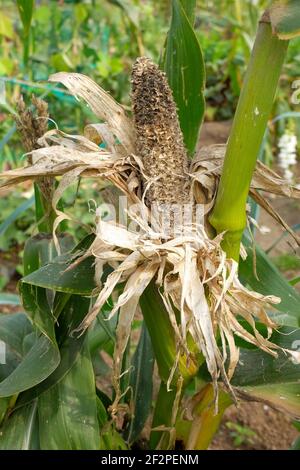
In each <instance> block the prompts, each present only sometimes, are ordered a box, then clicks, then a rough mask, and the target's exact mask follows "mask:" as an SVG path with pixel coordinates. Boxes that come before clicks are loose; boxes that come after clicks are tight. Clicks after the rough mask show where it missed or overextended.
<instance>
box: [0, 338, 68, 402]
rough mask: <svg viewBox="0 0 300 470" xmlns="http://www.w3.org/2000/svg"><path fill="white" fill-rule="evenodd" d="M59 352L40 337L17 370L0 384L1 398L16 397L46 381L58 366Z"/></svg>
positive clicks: (46, 339)
mask: <svg viewBox="0 0 300 470" xmlns="http://www.w3.org/2000/svg"><path fill="white" fill-rule="evenodd" d="M59 361H60V354H59V350H58V348H57V347H56V348H55V347H53V344H52V343H51V342H50V341H49V340H48V338H47V337H45V336H40V337H39V338H38V339H37V341H36V342H35V344H34V345H33V347H32V348H31V349H30V351H29V352H28V353H27V354H26V356H25V357H24V359H23V360H22V362H21V363H20V364H19V365H18V366H17V368H16V369H15V370H14V371H13V372H12V373H11V374H10V375H9V376H8V377H7V378H6V379H5V380H3V381H2V382H1V383H0V397H8V396H10V395H15V394H16V393H20V392H22V391H23V390H27V389H29V388H31V387H33V386H34V385H37V384H38V383H40V382H42V381H43V380H45V379H46V377H48V376H49V375H50V374H51V373H52V372H53V371H54V370H55V369H56V367H57V366H58V364H59Z"/></svg>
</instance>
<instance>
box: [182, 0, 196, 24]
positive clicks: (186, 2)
mask: <svg viewBox="0 0 300 470" xmlns="http://www.w3.org/2000/svg"><path fill="white" fill-rule="evenodd" d="M196 2H197V0H181V5H182V8H183V9H184V11H185V14H186V16H187V17H188V20H189V22H190V23H191V25H192V26H193V24H194V20H195V9H196Z"/></svg>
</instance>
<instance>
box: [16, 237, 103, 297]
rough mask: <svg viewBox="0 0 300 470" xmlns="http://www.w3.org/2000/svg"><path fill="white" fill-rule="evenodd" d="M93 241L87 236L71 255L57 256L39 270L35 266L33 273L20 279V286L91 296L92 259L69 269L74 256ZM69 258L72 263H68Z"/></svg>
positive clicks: (93, 272)
mask: <svg viewBox="0 0 300 470" xmlns="http://www.w3.org/2000/svg"><path fill="white" fill-rule="evenodd" d="M93 239H94V235H88V236H87V237H85V238H84V239H83V240H82V241H81V242H80V243H79V244H78V245H77V246H76V247H75V248H74V249H73V250H72V252H71V255H70V254H68V255H61V256H58V257H56V258H54V259H53V260H52V261H51V262H49V263H47V264H45V265H44V266H42V267H41V268H40V269H37V267H36V266H35V270H34V272H32V270H31V271H30V274H28V275H25V277H24V278H23V279H22V281H21V282H22V284H23V285H25V284H26V285H27V284H28V285H32V286H38V287H43V288H45V289H50V290H55V291H58V292H64V293H68V294H79V295H91V294H92V292H93V290H94V289H95V287H96V283H95V278H94V277H95V266H94V262H95V260H94V258H93V257H89V258H87V259H85V260H84V261H82V262H81V263H79V264H78V265H76V266H75V267H73V268H72V269H69V268H70V264H71V263H72V262H73V261H75V259H76V258H75V255H76V254H79V255H80V254H83V252H84V251H85V250H86V249H87V248H88V247H89V246H90V244H91V243H92V241H93ZM72 255H74V256H72ZM40 257H41V255H40ZM71 257H72V261H70V258H71ZM25 266H26V263H25ZM25 274H26V272H25Z"/></svg>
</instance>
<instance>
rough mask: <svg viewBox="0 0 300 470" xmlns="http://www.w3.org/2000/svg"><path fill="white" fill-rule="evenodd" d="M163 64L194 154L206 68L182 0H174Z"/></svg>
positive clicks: (201, 110)
mask: <svg viewBox="0 0 300 470" xmlns="http://www.w3.org/2000/svg"><path fill="white" fill-rule="evenodd" d="M184 3H185V4H186V3H187V2H184ZM191 11H192V10H190V9H189V10H188V15H189V16H191ZM163 67H164V70H165V72H166V74H167V77H168V81H169V84H170V87H171V89H172V90H173V95H174V99H175V102H176V104H177V107H178V114H179V121H180V126H181V130H182V133H183V136H184V142H185V145H186V148H187V149H188V152H189V153H190V155H193V153H194V150H195V147H196V144H197V140H198V134H199V129H200V126H201V123H202V120H203V116H204V107H205V102H204V85H205V68H204V61H203V56H202V52H201V48H200V45H199V42H198V39H197V37H196V35H195V32H194V30H193V28H192V26H191V23H190V21H189V19H188V17H187V14H186V13H185V11H184V8H183V5H182V3H181V2H180V0H173V1H172V21H171V27H170V31H169V33H168V37H167V42H166V49H165V53H164V64H163Z"/></svg>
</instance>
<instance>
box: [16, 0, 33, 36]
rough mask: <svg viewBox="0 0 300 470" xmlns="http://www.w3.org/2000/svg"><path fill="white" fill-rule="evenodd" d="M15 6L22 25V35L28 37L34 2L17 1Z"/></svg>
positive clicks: (27, 0) (29, 0) (26, 0)
mask: <svg viewBox="0 0 300 470" xmlns="http://www.w3.org/2000/svg"><path fill="white" fill-rule="evenodd" d="M17 5H18V9H19V13H20V17H21V20H22V23H23V28H24V33H25V35H28V34H29V30H30V26H31V20H32V14H33V8H34V0H17Z"/></svg>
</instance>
